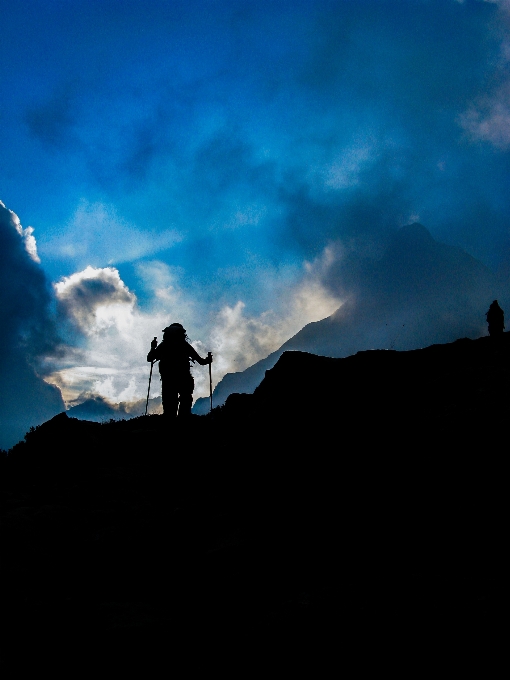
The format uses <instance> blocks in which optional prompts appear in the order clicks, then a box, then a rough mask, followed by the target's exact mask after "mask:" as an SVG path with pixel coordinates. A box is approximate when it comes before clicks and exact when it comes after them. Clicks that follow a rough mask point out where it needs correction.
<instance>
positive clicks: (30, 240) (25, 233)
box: [0, 201, 41, 263]
mask: <svg viewBox="0 0 510 680" xmlns="http://www.w3.org/2000/svg"><path fill="white" fill-rule="evenodd" d="M0 207H2V208H5V205H4V204H3V203H2V201H0ZM5 209H6V210H8V212H9V214H10V217H11V221H12V224H13V225H14V228H15V229H16V231H17V232H18V234H19V235H20V236H21V238H22V239H23V243H24V245H25V250H26V251H27V253H28V255H29V257H30V259H32V260H33V261H34V262H37V263H40V262H41V260H40V258H39V255H38V253H37V243H36V240H35V236H33V233H34V228H33V227H26V229H23V227H22V226H21V222H20V220H19V217H18V216H17V215H16V213H15V212H13V211H12V210H9V209H8V208H5Z"/></svg>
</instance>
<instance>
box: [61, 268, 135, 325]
mask: <svg viewBox="0 0 510 680" xmlns="http://www.w3.org/2000/svg"><path fill="white" fill-rule="evenodd" d="M54 287H55V294H56V297H57V300H58V304H59V308H60V312H61V314H62V315H63V316H65V317H66V318H67V319H70V320H72V322H74V324H75V325H76V326H77V327H78V328H79V330H80V331H81V332H82V333H84V334H86V335H92V334H97V333H100V332H101V331H103V330H104V329H105V328H107V327H109V326H112V325H115V326H116V327H118V328H119V329H120V328H122V327H123V325H124V324H125V323H128V322H127V319H128V318H129V316H130V314H131V313H132V308H133V306H134V304H135V300H136V298H135V296H134V295H133V293H131V292H130V291H129V290H128V289H127V287H126V285H125V284H124V283H123V281H121V279H120V276H119V272H118V271H117V270H116V269H113V268H112V267H106V268H104V269H96V268H94V267H87V268H86V269H84V270H83V271H81V272H77V273H76V274H72V275H71V276H67V277H64V278H63V279H62V280H61V281H59V282H58V283H56V284H54Z"/></svg>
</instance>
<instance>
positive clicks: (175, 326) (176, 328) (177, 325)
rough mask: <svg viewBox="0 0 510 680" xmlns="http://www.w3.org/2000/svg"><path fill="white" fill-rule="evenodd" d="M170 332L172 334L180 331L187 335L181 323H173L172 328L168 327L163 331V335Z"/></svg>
mask: <svg viewBox="0 0 510 680" xmlns="http://www.w3.org/2000/svg"><path fill="white" fill-rule="evenodd" d="M169 331H172V332H174V333H175V332H176V331H178V332H180V333H184V334H185V333H186V329H185V328H184V326H183V325H182V324H180V323H171V324H170V326H167V327H166V328H163V331H162V332H163V333H168V332H169Z"/></svg>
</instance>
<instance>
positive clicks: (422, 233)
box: [396, 222, 434, 246]
mask: <svg viewBox="0 0 510 680" xmlns="http://www.w3.org/2000/svg"><path fill="white" fill-rule="evenodd" d="M396 238H397V240H398V241H399V242H401V243H406V244H412V245H416V246H423V245H430V244H431V243H434V238H433V236H432V234H431V233H430V231H429V230H428V229H427V228H426V227H424V226H423V224H420V223H419V222H413V223H412V224H406V225H405V227H401V228H400V229H399V230H398V231H397V233H396Z"/></svg>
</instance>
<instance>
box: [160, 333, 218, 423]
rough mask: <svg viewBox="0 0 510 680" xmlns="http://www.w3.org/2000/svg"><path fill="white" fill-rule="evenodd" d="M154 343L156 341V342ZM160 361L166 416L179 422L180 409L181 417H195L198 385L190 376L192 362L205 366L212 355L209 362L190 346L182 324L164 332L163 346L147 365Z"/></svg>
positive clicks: (162, 395)
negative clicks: (196, 386)
mask: <svg viewBox="0 0 510 680" xmlns="http://www.w3.org/2000/svg"><path fill="white" fill-rule="evenodd" d="M153 342H154V341H153ZM158 360H159V374H160V376H161V398H162V402H163V413H164V414H165V416H167V417H170V418H175V416H176V415H177V407H179V417H180V418H182V417H184V416H189V415H190V414H191V404H192V402H193V389H194V388H195V382H194V380H193V376H192V375H191V373H190V370H189V369H190V360H191V361H192V362H193V363H194V362H195V361H198V363H199V364H201V365H202V366H205V365H206V364H210V363H211V362H212V354H209V355H208V356H207V357H206V358H205V359H202V357H201V356H200V355H199V354H198V352H196V350H195V349H193V347H192V346H191V345H190V344H189V342H188V337H187V335H186V331H185V329H184V328H183V327H182V326H181V324H180V323H173V324H171V325H170V326H167V328H164V329H163V340H162V342H161V343H160V344H159V345H157V346H156V347H153V346H152V345H151V351H150V352H149V354H147V361H158Z"/></svg>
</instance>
